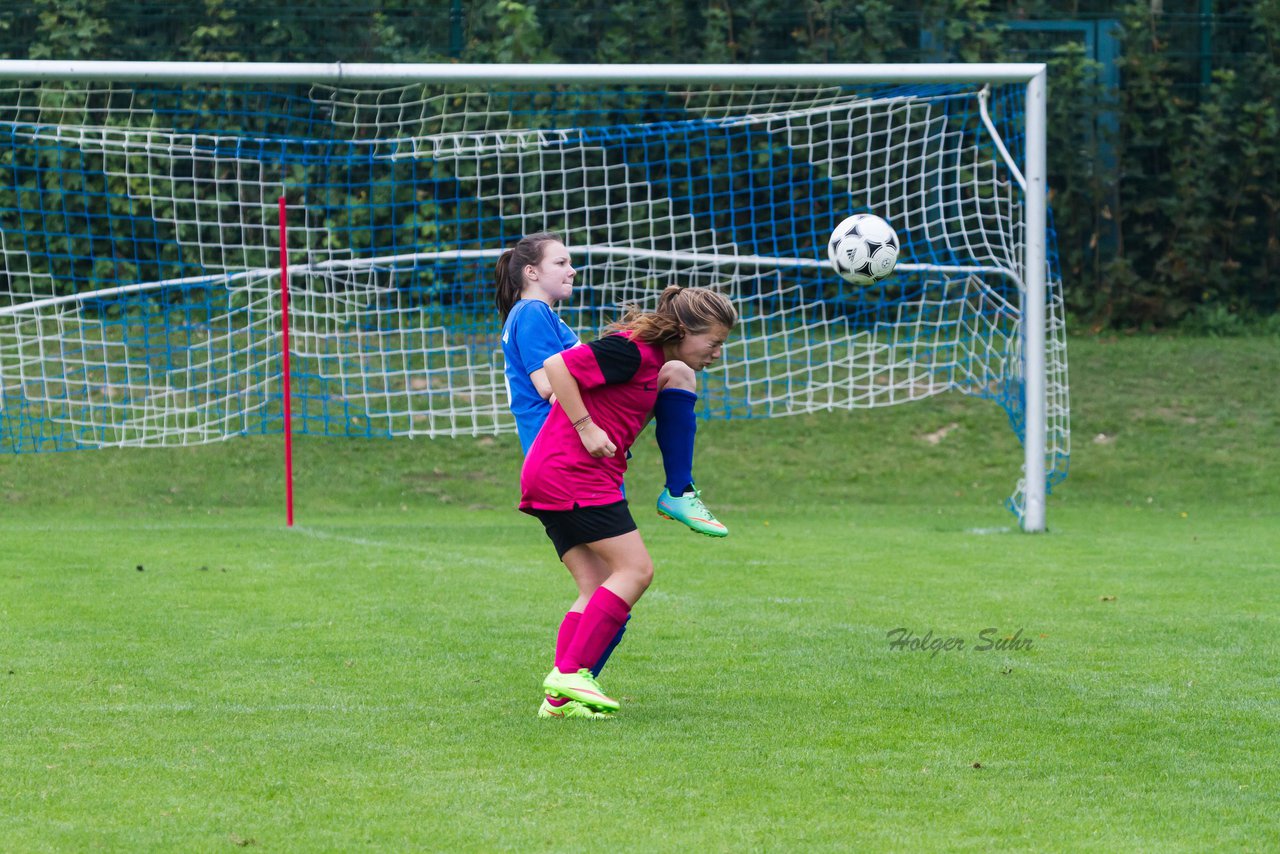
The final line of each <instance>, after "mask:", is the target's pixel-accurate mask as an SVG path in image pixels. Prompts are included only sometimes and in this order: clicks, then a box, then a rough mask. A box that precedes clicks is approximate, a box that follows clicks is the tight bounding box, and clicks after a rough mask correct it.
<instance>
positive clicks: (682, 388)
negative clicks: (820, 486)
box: [494, 232, 729, 717]
mask: <svg viewBox="0 0 1280 854" xmlns="http://www.w3.org/2000/svg"><path fill="white" fill-rule="evenodd" d="M576 273H577V271H576V270H575V269H574V267H573V263H572V259H571V257H570V255H569V249H568V247H567V246H565V244H564V241H563V240H561V239H560V237H559V236H558V235H556V234H552V233H550V232H539V233H537V234H530V235H527V236H526V237H524V238H522V239H521V240H520V241H519V242H518V243H517V244H516V245H515V246H514V247H512V248H511V249H508V250H507V251H506V252H503V253H502V256H501V257H500V258H499V259H498V263H497V265H496V266H495V269H494V283H495V285H496V293H495V300H494V301H495V302H496V303H497V307H498V311H499V313H500V314H501V316H502V320H503V324H502V354H503V357H504V359H505V362H506V368H505V371H506V380H507V391H508V396H509V398H510V402H511V414H512V415H514V416H515V419H516V429H517V431H518V432H519V434H520V446H521V448H522V449H523V450H524V453H525V454H526V456H527V455H528V453H529V448H530V447H531V446H532V445H533V441H534V439H535V438H537V435H538V431H539V430H541V429H542V425H543V423H544V422H545V421H546V420H547V415H548V414H549V413H550V412H551V382H550V380H548V379H547V373H546V370H545V369H544V368H543V363H544V362H545V361H546V360H547V359H548V358H550V357H551V356H554V355H556V354H557V353H560V352H562V351H564V350H568V349H569V348H571V347H575V346H577V345H578V343H579V341H578V336H577V335H575V334H574V333H573V330H571V329H570V328H569V327H568V326H567V325H566V324H565V322H564V321H563V320H561V319H560V316H559V315H558V314H556V312H555V306H556V304H557V303H559V302H560V301H561V300H564V299H568V298H569V296H570V295H571V294H572V293H573V280H574V276H575V275H576ZM697 400H698V395H697V385H696V379H695V373H694V371H693V370H692V369H689V370H688V371H685V372H683V373H682V374H681V375H680V376H678V377H674V378H673V379H672V380H671V381H669V382H668V383H667V384H666V386H665V387H664V389H663V391H662V392H661V393H660V394H659V395H658V399H657V403H656V404H655V405H654V409H653V415H654V422H655V423H654V432H655V433H656V435H657V440H658V448H659V449H660V450H661V451H662V464H663V469H664V471H665V475H666V488H664V489H663V490H662V494H661V495H660V496H659V497H658V503H657V509H658V514H659V515H661V516H662V517H664V518H667V519H674V520H675V521H678V522H682V523H683V524H685V525H687V526H688V527H689V528H691V529H692V530H694V531H696V532H698V533H700V534H706V535H708V536H712V537H725V536H728V534H729V529H728V528H726V527H725V526H724V525H723V524H722V523H721V522H720V521H719V520H717V519H716V517H715V516H714V515H712V513H711V511H710V510H708V509H707V507H706V505H705V504H703V503H702V496H701V493H700V492H699V491H698V490H697V488H696V487H694V485H693V449H694V436H695V434H696V433H697V417H696V415H695V409H694V407H695V404H696V403H697ZM619 498H621V496H619ZM580 604H581V603H575V606H574V608H573V609H571V610H570V611H569V613H567V614H566V615H565V619H564V622H563V623H562V624H561V627H560V634H561V639H562V640H563V641H566V642H567V639H569V638H572V637H573V634H574V631H575V629H576V626H577V620H578V619H579V618H581V616H582V614H581V610H582V609H581V608H580V607H579V605H580ZM625 631H626V626H625V625H624V626H623V627H622V628H621V629H620V630H619V631H618V634H617V637H615V638H614V640H613V643H612V644H611V645H610V646H609V647H608V649H606V650H605V652H604V654H603V655H602V656H601V657H600V659H599V661H598V662H597V664H596V666H595V667H594V668H592V672H593V673H594V674H595V675H597V676H598V675H599V674H600V669H601V668H602V667H604V664H605V662H606V661H608V659H609V656H610V655H611V654H612V652H613V649H614V647H615V646H617V644H618V641H620V640H621V639H622V635H623V632H625ZM562 702H563V701H561V700H556V699H553V698H547V699H546V700H544V702H543V704H542V708H541V709H540V711H539V715H540V716H542V717H578V716H580V717H597V716H599V715H598V713H596V712H593V711H592V710H591V709H590V708H589V707H587V706H584V705H582V704H579V703H577V702H576V701H570V702H569V703H568V705H566V706H563V707H562V706H560V705H557V704H558V703H562Z"/></svg>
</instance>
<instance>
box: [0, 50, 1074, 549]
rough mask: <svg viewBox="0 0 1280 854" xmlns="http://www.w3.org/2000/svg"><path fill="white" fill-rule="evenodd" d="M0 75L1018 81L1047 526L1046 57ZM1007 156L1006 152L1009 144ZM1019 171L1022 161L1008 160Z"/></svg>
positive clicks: (13, 72) (1030, 334)
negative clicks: (1022, 98) (1021, 91)
mask: <svg viewBox="0 0 1280 854" xmlns="http://www.w3.org/2000/svg"><path fill="white" fill-rule="evenodd" d="M0 80H23V81H32V82H35V81H59V80H75V81H85V82H90V81H94V82H96V81H131V82H157V83H160V82H163V83H191V82H197V81H220V82H225V83H318V84H328V85H334V86H336V85H341V84H384V85H404V84H411V83H432V84H449V83H453V84H485V83H489V84H494V83H506V84H512V83H524V84H559V83H563V84H572V83H592V84H624V83H631V84H635V83H646V84H669V83H696V84H726V85H727V84H742V85H752V84H796V85H799V84H828V85H844V84H865V83H900V84H925V83H971V84H985V83H999V84H1013V85H1018V84H1021V85H1022V86H1023V87H1024V92H1025V113H1024V115H1025V122H1026V125H1025V134H1026V138H1025V149H1024V162H1023V164H1022V169H1021V173H1022V178H1023V181H1022V182H1020V183H1022V184H1023V187H1024V192H1025V197H1024V206H1025V220H1024V228H1025V234H1024V235H1023V239H1024V244H1023V258H1022V277H1021V281H1020V282H1019V291H1020V295H1021V305H1020V306H1019V308H1020V311H1021V315H1022V327H1021V335H1022V352H1023V359H1024V365H1023V369H1024V377H1023V382H1024V392H1025V403H1024V405H1025V428H1024V441H1023V450H1024V463H1023V477H1024V480H1025V492H1024V506H1023V514H1022V529H1023V530H1024V531H1027V532H1039V531H1043V530H1044V529H1045V496H1046V492H1047V487H1046V481H1045V477H1046V465H1045V452H1046V447H1047V441H1048V436H1047V430H1048V424H1047V411H1046V409H1047V397H1046V394H1047V374H1046V372H1047V360H1046V326H1047V305H1046V302H1047V301H1046V287H1047V284H1048V283H1047V281H1046V271H1047V252H1048V243H1049V240H1048V209H1047V203H1048V190H1047V150H1046V149H1047V143H1046V138H1047V133H1046V124H1047V117H1046V114H1047V67H1046V66H1045V65H1044V64H1043V63H921V64H849V63H845V64H840V63H836V64H785V65H783V64H761V65H728V64H706V65H683V64H666V65H661V64H659V65H648V64H618V65H569V64H560V63H548V64H530V65H525V64H502V63H497V64H445V63H411V64H383V63H367V64H346V63H341V62H337V63H274V62H116V61H60V60H0ZM1002 154H1006V156H1007V153H1005V152H1002ZM1009 165H1010V166H1012V167H1013V171H1014V172H1015V174H1016V173H1017V167H1016V164H1013V163H1011V162H1010V164H1009Z"/></svg>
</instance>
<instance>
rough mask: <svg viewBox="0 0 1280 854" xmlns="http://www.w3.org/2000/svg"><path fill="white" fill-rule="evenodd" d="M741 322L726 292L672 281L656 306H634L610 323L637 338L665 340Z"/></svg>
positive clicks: (610, 329)
mask: <svg viewBox="0 0 1280 854" xmlns="http://www.w3.org/2000/svg"><path fill="white" fill-rule="evenodd" d="M737 322H738V312H737V310H736V309H735V308H734V307H733V303H731V302H729V298H728V297H726V296H725V295H724V294H721V293H718V292H716V291H713V290H709V289H707V288H685V287H681V286H680V285H671V286H670V287H668V288H667V289H666V290H664V291H663V292H662V296H660V297H658V307H657V308H656V309H654V310H653V311H649V312H646V311H644V310H642V309H640V308H638V307H635V306H633V307H631V308H629V309H628V310H627V313H626V314H625V315H623V317H622V319H621V320H619V321H618V322H617V323H614V324H612V325H610V326H609V331H611V332H624V331H629V332H630V333H631V337H632V338H633V339H634V340H636V341H647V342H652V343H654V344H665V343H666V342H668V341H679V340H680V339H681V338H683V337H684V336H685V335H686V334H687V333H690V332H693V333H701V332H706V331H707V330H708V329H710V328H712V327H713V326H723V327H724V328H725V329H732V328H733V327H734V325H735V324H736V323H737Z"/></svg>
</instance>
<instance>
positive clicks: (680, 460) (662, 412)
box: [653, 388, 698, 495]
mask: <svg viewBox="0 0 1280 854" xmlns="http://www.w3.org/2000/svg"><path fill="white" fill-rule="evenodd" d="M697 402H698V396H697V395H696V394H694V393H693V392H691V391H688V390H686V389H682V388H668V389H663V390H662V391H661V392H659V393H658V400H657V402H656V403H654V405H653V421H654V425H653V432H654V433H655V434H656V435H657V437H658V448H659V450H661V451H662V468H663V471H665V472H666V476H667V491H668V492H670V493H671V494H672V495H683V494H684V493H685V490H687V489H688V488H689V487H690V486H692V485H693V439H694V436H695V435H696V434H697V432H698V416H696V415H695V414H694V412H693V407H694V404H696V403H697Z"/></svg>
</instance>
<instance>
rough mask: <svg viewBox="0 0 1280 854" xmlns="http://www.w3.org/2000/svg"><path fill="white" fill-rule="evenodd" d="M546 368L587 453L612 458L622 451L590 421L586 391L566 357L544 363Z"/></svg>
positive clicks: (549, 379)
mask: <svg viewBox="0 0 1280 854" xmlns="http://www.w3.org/2000/svg"><path fill="white" fill-rule="evenodd" d="M542 368H543V370H544V371H545V372H546V377H547V381H548V382H549V383H550V385H551V391H552V392H553V393H554V394H555V396H556V400H558V401H559V402H560V407H561V408H562V409H563V410H564V414H565V415H567V416H569V420H570V421H571V422H573V423H574V425H576V428H577V431H578V438H579V439H581V440H582V446H583V447H584V448H586V449H587V453H589V454H591V456H593V457H612V456H613V454H614V452H615V451H617V450H618V448H617V446H616V445H614V444H613V442H612V441H610V440H609V435H608V434H607V433H605V432H604V430H602V429H601V428H599V427H597V426H596V425H595V424H594V423H593V422H592V421H591V420H590V413H589V412H587V405H586V404H585V403H583V402H582V390H581V389H580V388H578V381H577V380H575V379H574V378H573V374H571V373H569V368H568V367H566V366H565V363H564V358H563V357H562V356H561V355H560V354H559V353H557V354H556V355H554V356H552V357H551V358H549V359H547V360H546V361H545V362H543V363H542ZM579 422H581V423H579Z"/></svg>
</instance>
